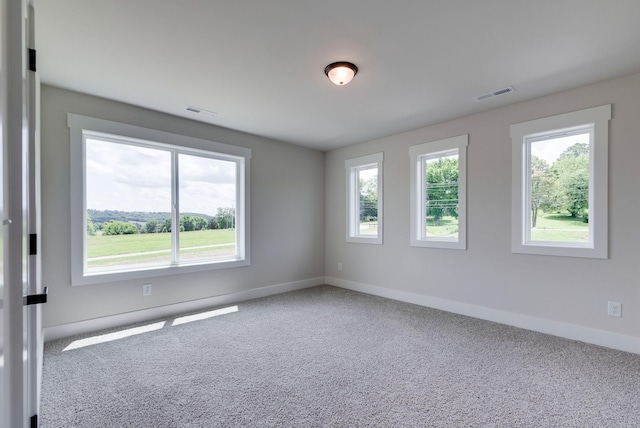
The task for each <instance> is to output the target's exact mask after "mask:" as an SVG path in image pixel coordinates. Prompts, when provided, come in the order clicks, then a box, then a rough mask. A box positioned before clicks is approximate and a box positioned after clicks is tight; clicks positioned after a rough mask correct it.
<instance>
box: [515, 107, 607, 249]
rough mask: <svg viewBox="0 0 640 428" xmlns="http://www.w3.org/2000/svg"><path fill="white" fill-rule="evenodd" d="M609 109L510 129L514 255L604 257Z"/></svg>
mask: <svg viewBox="0 0 640 428" xmlns="http://www.w3.org/2000/svg"><path fill="white" fill-rule="evenodd" d="M610 119H611V105H604V106H600V107H594V108H590V109H586V110H580V111H576V112H572V113H566V114H561V115H557V116H552V117H548V118H543V119H537V120H532V121H529V122H523V123H518V124H514V125H511V138H512V144H513V187H512V251H513V252H514V253H528V254H546V255H556V256H571V257H593V258H607V222H608V220H607V198H608V196H607V174H608V172H607V164H608V154H607V151H608V134H609V126H608V124H609V120H610Z"/></svg>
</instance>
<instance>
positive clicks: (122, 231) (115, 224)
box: [102, 220, 138, 236]
mask: <svg viewBox="0 0 640 428" xmlns="http://www.w3.org/2000/svg"><path fill="white" fill-rule="evenodd" d="M137 233H138V228H137V227H136V225H135V224H131V223H127V222H126V221H120V220H111V221H109V222H107V223H105V224H104V225H102V234H103V235H107V236H108V235H134V234H137Z"/></svg>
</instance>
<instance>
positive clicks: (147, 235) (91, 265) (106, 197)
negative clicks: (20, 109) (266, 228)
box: [69, 114, 251, 285]
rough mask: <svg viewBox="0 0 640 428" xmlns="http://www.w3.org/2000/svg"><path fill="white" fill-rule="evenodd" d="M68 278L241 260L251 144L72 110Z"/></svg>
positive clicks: (81, 280) (85, 279)
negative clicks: (224, 141) (197, 136)
mask: <svg viewBox="0 0 640 428" xmlns="http://www.w3.org/2000/svg"><path fill="white" fill-rule="evenodd" d="M69 126H70V128H71V137H72V138H71V140H72V147H71V149H72V150H71V157H72V171H71V173H72V195H71V199H72V207H71V208H72V218H71V222H72V225H71V226H72V280H73V284H74V285H76V284H87V283H96V282H106V281H114V280H121V279H129V278H143V277H147V276H157V275H165V274H170V273H178V272H186V271H196V270H205V269H217V268H223V267H235V266H242V265H247V264H248V263H249V257H248V216H247V213H248V210H247V205H248V186H247V183H248V172H249V160H250V154H251V152H250V150H248V149H244V148H239V147H234V146H227V145H223V144H219V143H214V142H210V141H205V140H199V139H195V138H189V137H184V136H180V135H175V134H169V133H164V132H159V131H154V130H150V129H146V128H139V127H135V126H130V125H124V124H118V123H114V122H108V121H103V120H99V119H93V118H88V117H83V116H78V115H73V114H70V115H69Z"/></svg>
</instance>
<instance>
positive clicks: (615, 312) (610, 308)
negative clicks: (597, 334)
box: [607, 302, 622, 318]
mask: <svg viewBox="0 0 640 428" xmlns="http://www.w3.org/2000/svg"><path fill="white" fill-rule="evenodd" d="M607 315H609V316H610V317H618V318H619V317H621V316H622V303H620V302H609V304H608V305H607Z"/></svg>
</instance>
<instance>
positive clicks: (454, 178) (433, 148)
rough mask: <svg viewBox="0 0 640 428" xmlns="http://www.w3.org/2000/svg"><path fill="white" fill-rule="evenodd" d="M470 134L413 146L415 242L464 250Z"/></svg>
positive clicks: (412, 172)
mask: <svg viewBox="0 0 640 428" xmlns="http://www.w3.org/2000/svg"><path fill="white" fill-rule="evenodd" d="M468 141H469V136H468V135H460V136H457V137H452V138H447V139H444V140H439V141H434V142H431V143H425V144H420V145H417V146H411V147H410V148H409V155H410V158H411V184H410V186H411V246H414V247H433V248H449V249H460V250H464V249H466V248H467V239H466V235H467V234H466V230H467V227H466V196H467V189H466V183H467V180H466V175H467V144H468Z"/></svg>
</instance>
